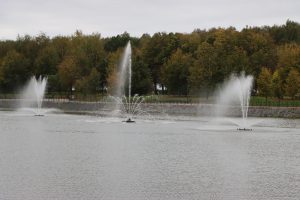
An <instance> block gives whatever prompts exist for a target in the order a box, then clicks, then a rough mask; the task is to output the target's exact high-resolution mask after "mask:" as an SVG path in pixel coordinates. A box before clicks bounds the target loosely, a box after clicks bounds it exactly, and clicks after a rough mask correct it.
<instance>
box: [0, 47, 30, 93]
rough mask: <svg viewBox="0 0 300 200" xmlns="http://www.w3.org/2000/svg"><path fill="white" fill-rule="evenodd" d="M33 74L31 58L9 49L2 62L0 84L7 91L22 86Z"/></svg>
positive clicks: (0, 64)
mask: <svg viewBox="0 0 300 200" xmlns="http://www.w3.org/2000/svg"><path fill="white" fill-rule="evenodd" d="M31 75H32V73H31V70H30V64H29V60H28V59H26V58H25V57H24V56H23V55H22V54H20V53H18V52H17V51H15V50H12V51H9V52H8V53H7V55H6V56H5V57H4V58H3V59H2V62H1V63H0V85H1V88H2V90H3V91H5V92H11V91H13V90H14V89H16V88H17V87H20V86H22V85H23V84H24V83H25V82H26V81H27V80H28V79H29V77H30V76H31Z"/></svg>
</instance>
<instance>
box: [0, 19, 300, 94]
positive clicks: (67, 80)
mask: <svg viewBox="0 0 300 200" xmlns="http://www.w3.org/2000/svg"><path fill="white" fill-rule="evenodd" d="M129 40H130V41H131V44H132V48H133V54H132V73H133V77H132V93H133V94H136V93H137V94H140V95H144V94H158V93H160V94H170V95H200V94H201V95H205V96H207V97H208V96H209V95H211V93H212V91H214V90H215V89H216V88H217V87H219V86H220V85H221V84H222V83H223V82H224V81H225V80H226V79H227V78H228V77H230V74H232V73H236V74H239V73H241V72H243V71H244V72H245V73H246V74H251V75H253V76H254V88H253V93H255V94H258V95H261V96H266V97H270V96H275V97H277V98H283V97H285V96H288V97H291V98H296V97H297V95H299V92H300V89H299V88H300V75H299V72H300V24H299V23H297V22H294V21H291V20H288V21H287V22H286V23H285V24H283V25H274V26H263V27H246V28H244V29H242V30H240V31H239V30H236V29H235V28H234V27H229V28H212V29H209V30H201V29H196V30H194V31H193V32H191V33H165V32H158V33H155V34H153V35H152V36H151V35H149V34H143V35H142V36H141V37H131V36H130V35H129V34H128V33H126V32H125V33H123V34H120V35H117V36H113V37H106V38H103V37H101V35H100V34H99V33H94V34H90V35H85V34H83V33H82V32H81V31H76V32H75V33H74V34H73V35H71V36H55V37H52V38H50V37H49V36H47V35H46V34H44V33H41V34H39V35H37V36H29V35H25V36H18V37H17V38H16V40H1V41H0V93H12V92H14V91H15V90H16V89H17V88H20V87H21V86H22V85H24V84H25V83H26V81H27V80H28V79H29V78H30V77H31V76H32V75H36V76H40V75H42V76H47V77H48V92H50V93H51V92H53V93H70V92H71V91H72V88H75V89H76V91H77V92H80V93H82V94H96V93H102V94H107V93H109V94H111V93H112V92H113V91H114V88H115V86H116V82H117V77H118V76H117V74H118V64H119V61H120V58H121V55H122V52H123V49H124V47H125V45H126V43H127V42H128V41H129Z"/></svg>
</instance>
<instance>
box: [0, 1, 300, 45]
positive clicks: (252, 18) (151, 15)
mask: <svg viewBox="0 0 300 200" xmlns="http://www.w3.org/2000/svg"><path fill="white" fill-rule="evenodd" d="M287 19H291V20H294V21H297V22H300V0H206V1H204V0H0V39H15V38H16V36H17V35H18V34H20V35H24V34H30V35H37V34H39V33H40V32H44V33H46V34H47V35H50V36H55V35H70V34H72V33H74V32H75V30H77V29H79V30H82V31H83V33H85V34H89V33H93V32H99V33H101V35H102V36H104V37H106V36H112V35H116V34H119V33H123V32H124V31H127V32H129V33H130V34H131V35H133V36H140V35H141V34H143V33H149V34H153V33H155V32H158V31H166V32H191V31H193V30H194V29H195V28H201V29H204V28H206V29H207V28H211V27H228V26H235V27H237V28H238V29H241V28H243V27H245V26H246V25H249V26H261V25H273V24H283V23H285V22H286V20H287Z"/></svg>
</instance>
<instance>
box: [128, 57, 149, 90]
mask: <svg viewBox="0 0 300 200" xmlns="http://www.w3.org/2000/svg"><path fill="white" fill-rule="evenodd" d="M136 54H137V55H136ZM134 55H136V56H133V59H132V95H134V94H139V95H145V94H149V93H150V92H151V91H152V80H151V73H150V70H149V68H148V67H147V65H146V64H145V63H144V62H143V60H142V58H141V56H140V53H138V52H134Z"/></svg>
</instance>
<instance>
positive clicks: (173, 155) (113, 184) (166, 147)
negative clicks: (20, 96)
mask: <svg viewBox="0 0 300 200" xmlns="http://www.w3.org/2000/svg"><path fill="white" fill-rule="evenodd" d="M255 120H258V121H261V122H260V123H259V125H257V126H255V127H254V130H253V131H249V132H239V131H237V130H236V127H235V126H232V125H229V124H226V123H225V124H222V125H216V124H214V123H213V122H214V120H208V119H205V118H199V119H194V120H189V121H178V120H171V119H169V120H137V123H131V124H126V123H121V122H120V121H121V119H117V118H101V117H96V116H85V115H66V114H49V115H47V116H45V117H34V116H31V115H22V114H18V113H15V112H4V111H2V112H0V128H1V132H0V199H1V200H54V199H55V200H71V199H72V200H74V199H84V200H90V199H97V200H98V199H103V200H119V199H120V200H144V199H145V200H152V199H153V200H177V199H183V200H189V199H195V200H198V199H220V200H221V199H228V200H235V199H236V200H243V199H253V200H267V199H268V200H269V199H272V200H277V199H278V200H286V199H289V200H290V199H293V200H299V199H300V128H299V120H283V119H255Z"/></svg>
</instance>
